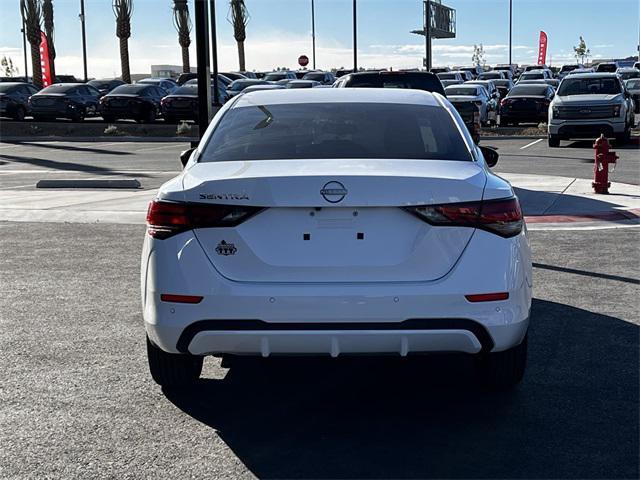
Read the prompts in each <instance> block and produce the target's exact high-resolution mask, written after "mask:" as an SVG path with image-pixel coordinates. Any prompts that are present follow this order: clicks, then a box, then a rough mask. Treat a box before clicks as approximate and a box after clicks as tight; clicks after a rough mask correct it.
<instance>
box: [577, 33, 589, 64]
mask: <svg viewBox="0 0 640 480" xmlns="http://www.w3.org/2000/svg"><path fill="white" fill-rule="evenodd" d="M573 51H574V52H575V56H576V60H579V61H580V63H581V64H584V62H585V60H588V59H589V57H590V56H591V50H589V49H588V48H587V43H586V42H585V41H584V38H582V35H581V36H580V42H578V46H577V47H573Z"/></svg>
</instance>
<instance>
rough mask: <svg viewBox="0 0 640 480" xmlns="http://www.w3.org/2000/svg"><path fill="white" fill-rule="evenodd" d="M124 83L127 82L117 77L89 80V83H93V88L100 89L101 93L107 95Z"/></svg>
mask: <svg viewBox="0 0 640 480" xmlns="http://www.w3.org/2000/svg"><path fill="white" fill-rule="evenodd" d="M124 84H125V83H124V82H123V81H122V80H118V79H117V78H112V79H109V78H105V79H102V80H91V81H89V82H87V85H91V86H92V87H93V88H96V89H98V91H99V92H100V94H101V95H106V94H107V93H109V92H110V91H111V90H113V89H114V88H116V87H119V86H120V85H124Z"/></svg>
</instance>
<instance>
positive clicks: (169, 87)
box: [136, 78, 178, 95]
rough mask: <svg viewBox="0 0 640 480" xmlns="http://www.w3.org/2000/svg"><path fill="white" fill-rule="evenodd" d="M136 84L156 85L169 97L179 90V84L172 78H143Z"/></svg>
mask: <svg viewBox="0 0 640 480" xmlns="http://www.w3.org/2000/svg"><path fill="white" fill-rule="evenodd" d="M136 83H141V84H143V85H154V86H156V87H158V88H161V89H162V90H164V92H165V95H169V94H170V93H171V92H173V91H174V90H175V89H176V88H178V84H177V83H176V82H175V81H173V80H172V79H170V78H143V79H142V80H138V81H137V82H136Z"/></svg>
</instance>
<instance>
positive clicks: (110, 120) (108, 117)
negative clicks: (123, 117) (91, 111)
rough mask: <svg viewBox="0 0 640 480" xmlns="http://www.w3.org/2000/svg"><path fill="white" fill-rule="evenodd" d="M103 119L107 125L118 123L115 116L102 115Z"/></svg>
mask: <svg viewBox="0 0 640 480" xmlns="http://www.w3.org/2000/svg"><path fill="white" fill-rule="evenodd" d="M102 119H103V120H104V121H105V122H107V123H113V122H115V121H116V117H114V116H113V115H102Z"/></svg>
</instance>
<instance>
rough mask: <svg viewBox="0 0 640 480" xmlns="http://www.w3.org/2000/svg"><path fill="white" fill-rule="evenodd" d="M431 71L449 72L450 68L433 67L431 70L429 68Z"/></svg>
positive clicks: (436, 72)
mask: <svg viewBox="0 0 640 480" xmlns="http://www.w3.org/2000/svg"><path fill="white" fill-rule="evenodd" d="M429 71H430V72H431V73H435V74H436V75H437V74H438V73H444V72H449V71H451V69H450V68H449V67H433V68H432V69H431V70H429Z"/></svg>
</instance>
